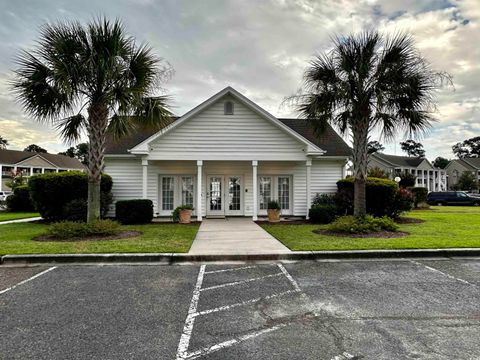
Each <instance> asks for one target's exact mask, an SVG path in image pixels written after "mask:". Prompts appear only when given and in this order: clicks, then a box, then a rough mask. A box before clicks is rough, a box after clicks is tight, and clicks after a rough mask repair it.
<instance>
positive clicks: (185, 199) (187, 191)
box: [181, 176, 193, 207]
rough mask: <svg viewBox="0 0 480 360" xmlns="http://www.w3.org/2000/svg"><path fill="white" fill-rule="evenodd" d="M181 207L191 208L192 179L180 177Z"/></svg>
mask: <svg viewBox="0 0 480 360" xmlns="http://www.w3.org/2000/svg"><path fill="white" fill-rule="evenodd" d="M181 186H182V189H181V191H182V205H190V206H192V207H193V177H191V176H182V185H181Z"/></svg>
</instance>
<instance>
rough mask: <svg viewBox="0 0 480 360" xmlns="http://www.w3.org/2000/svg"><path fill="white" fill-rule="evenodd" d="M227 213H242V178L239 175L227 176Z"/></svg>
mask: <svg viewBox="0 0 480 360" xmlns="http://www.w3.org/2000/svg"><path fill="white" fill-rule="evenodd" d="M227 186H228V189H227V191H228V208H227V209H228V213H229V214H231V215H235V214H237V215H239V214H241V213H242V179H241V177H240V176H229V177H228V183H227Z"/></svg>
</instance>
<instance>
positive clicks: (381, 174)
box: [367, 167, 390, 179]
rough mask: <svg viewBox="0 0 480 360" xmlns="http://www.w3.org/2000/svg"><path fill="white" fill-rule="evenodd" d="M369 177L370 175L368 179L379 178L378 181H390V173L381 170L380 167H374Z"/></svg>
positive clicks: (370, 170) (369, 171) (369, 172)
mask: <svg viewBox="0 0 480 360" xmlns="http://www.w3.org/2000/svg"><path fill="white" fill-rule="evenodd" d="M367 175H368V177H371V178H378V179H389V178H390V176H389V175H388V173H387V172H386V171H385V170H383V169H380V168H379V167H374V168H371V169H369V170H368V173H367Z"/></svg>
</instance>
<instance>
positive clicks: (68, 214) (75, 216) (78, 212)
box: [63, 199, 87, 221]
mask: <svg viewBox="0 0 480 360" xmlns="http://www.w3.org/2000/svg"><path fill="white" fill-rule="evenodd" d="M63 218H64V219H65V220H68V221H87V200H85V199H74V200H72V201H70V202H69V203H67V204H66V205H65V206H64V207H63Z"/></svg>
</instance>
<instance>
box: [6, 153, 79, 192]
mask: <svg viewBox="0 0 480 360" xmlns="http://www.w3.org/2000/svg"><path fill="white" fill-rule="evenodd" d="M18 170H20V171H21V172H22V175H23V176H25V177H29V176H32V175H34V174H43V173H48V172H60V171H69V170H85V166H84V165H83V164H82V163H81V162H80V161H78V160H77V159H74V158H71V157H68V156H64V155H57V154H48V153H36V152H28V151H17V150H0V191H2V190H3V191H7V190H10V188H9V187H8V186H7V183H8V182H9V181H11V178H12V173H13V172H17V171H18Z"/></svg>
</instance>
